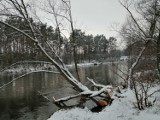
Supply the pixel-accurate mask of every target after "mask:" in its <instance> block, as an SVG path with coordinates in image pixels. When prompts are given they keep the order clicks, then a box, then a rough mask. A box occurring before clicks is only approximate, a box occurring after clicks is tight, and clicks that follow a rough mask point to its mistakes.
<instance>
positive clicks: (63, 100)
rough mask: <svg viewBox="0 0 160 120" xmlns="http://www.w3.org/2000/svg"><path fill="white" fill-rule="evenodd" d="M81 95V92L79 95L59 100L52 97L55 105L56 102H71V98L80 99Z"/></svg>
mask: <svg viewBox="0 0 160 120" xmlns="http://www.w3.org/2000/svg"><path fill="white" fill-rule="evenodd" d="M81 95H83V92H81V93H79V94H77V95H72V96H68V97H64V98H60V99H57V100H56V99H55V98H54V97H53V102H55V103H56V102H65V101H68V100H71V99H73V98H77V97H80V96H81Z"/></svg>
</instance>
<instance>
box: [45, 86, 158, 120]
mask: <svg viewBox="0 0 160 120" xmlns="http://www.w3.org/2000/svg"><path fill="white" fill-rule="evenodd" d="M157 89H160V86H156V87H153V88H152V89H151V91H150V93H151V92H153V91H155V90H157ZM122 92H123V93H122V94H118V95H121V96H123V98H117V97H116V96H113V98H114V101H113V103H112V105H110V106H106V107H105V109H103V111H101V112H99V113H93V112H91V111H90V110H89V109H88V108H85V109H80V108H74V109H70V110H60V111H57V112H55V113H54V114H53V115H52V116H51V117H50V118H49V119H48V120H160V93H158V92H157V93H155V94H154V96H153V98H151V99H150V100H153V99H154V98H155V97H156V102H155V104H154V105H153V106H151V107H149V108H146V109H145V110H142V111H139V110H137V109H136V108H135V105H134V104H135V97H134V93H133V91H131V90H127V91H125V90H124V91H122ZM115 94H117V93H115Z"/></svg>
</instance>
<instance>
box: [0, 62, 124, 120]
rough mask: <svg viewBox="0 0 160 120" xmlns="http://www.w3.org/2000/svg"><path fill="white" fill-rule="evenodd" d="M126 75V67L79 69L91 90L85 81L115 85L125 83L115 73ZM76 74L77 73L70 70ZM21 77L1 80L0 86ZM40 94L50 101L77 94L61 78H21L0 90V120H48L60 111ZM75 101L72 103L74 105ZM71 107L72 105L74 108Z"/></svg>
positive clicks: (37, 74) (88, 67) (102, 66)
mask: <svg viewBox="0 0 160 120" xmlns="http://www.w3.org/2000/svg"><path fill="white" fill-rule="evenodd" d="M118 69H121V70H122V71H125V69H126V65H125V64H124V63H116V64H115V65H113V64H112V63H107V64H100V65H96V66H94V65H93V66H86V67H79V74H80V76H81V80H82V83H84V84H85V85H87V86H89V85H90V83H89V82H88V81H87V80H86V77H89V78H93V79H95V81H96V82H98V83H102V84H113V85H116V84H118V82H120V81H122V79H121V78H120V77H119V76H117V75H116V74H115V73H116V72H117V73H118V74H120V75H122V73H121V72H120V71H119V70H118ZM70 71H71V72H72V73H73V74H74V70H73V69H71V70H70ZM16 76H18V75H3V76H0V86H1V85H3V84H4V83H7V82H9V81H10V80H11V79H13V78H14V77H16ZM38 92H41V93H43V94H45V95H46V96H47V97H48V98H50V99H52V96H54V97H55V98H60V97H64V96H68V95H72V94H75V93H76V92H75V91H74V90H73V89H72V86H71V85H70V84H68V83H67V82H66V80H64V78H63V77H62V76H61V75H59V74H52V73H34V74H30V75H27V76H26V77H24V78H21V79H19V80H17V81H15V82H13V83H11V84H10V85H8V86H6V87H5V88H3V89H0V120H46V119H47V118H48V117H49V116H50V115H51V114H52V113H53V112H55V111H56V110H58V108H57V107H56V106H55V105H54V104H52V103H50V102H48V101H46V100H45V99H44V98H43V97H42V96H40V95H39V93H38ZM74 102H75V103H76V100H75V101H71V103H72V104H74ZM71 103H69V104H71Z"/></svg>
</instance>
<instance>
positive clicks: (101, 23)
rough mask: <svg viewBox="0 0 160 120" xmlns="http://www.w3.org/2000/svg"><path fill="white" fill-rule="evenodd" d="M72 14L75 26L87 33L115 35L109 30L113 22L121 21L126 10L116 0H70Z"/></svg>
mask: <svg viewBox="0 0 160 120" xmlns="http://www.w3.org/2000/svg"><path fill="white" fill-rule="evenodd" d="M71 4H72V15H73V19H74V21H75V26H76V28H80V29H82V30H84V31H85V32H86V33H87V34H94V35H96V34H104V35H105V36H106V37H107V38H108V37H110V36H116V34H117V33H116V32H113V31H111V25H112V24H114V23H121V24H122V23H123V22H124V20H125V17H126V11H125V10H124V8H123V7H122V6H121V5H120V4H119V2H118V0H71Z"/></svg>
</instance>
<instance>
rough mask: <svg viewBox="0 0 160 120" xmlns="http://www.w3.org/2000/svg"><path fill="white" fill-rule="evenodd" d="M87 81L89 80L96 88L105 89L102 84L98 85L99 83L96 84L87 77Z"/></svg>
mask: <svg viewBox="0 0 160 120" xmlns="http://www.w3.org/2000/svg"><path fill="white" fill-rule="evenodd" d="M87 80H89V81H90V82H91V83H92V84H93V85H94V86H96V87H102V88H103V87H105V85H101V84H97V83H95V82H94V81H93V79H90V78H88V77H87Z"/></svg>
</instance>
